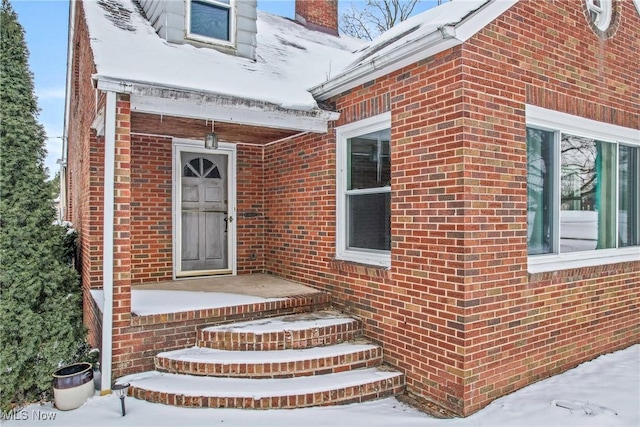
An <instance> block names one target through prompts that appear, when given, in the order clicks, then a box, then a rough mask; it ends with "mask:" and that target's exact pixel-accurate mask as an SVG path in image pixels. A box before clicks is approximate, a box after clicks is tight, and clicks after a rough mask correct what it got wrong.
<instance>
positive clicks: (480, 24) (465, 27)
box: [456, 0, 520, 42]
mask: <svg viewBox="0 0 640 427" xmlns="http://www.w3.org/2000/svg"><path fill="white" fill-rule="evenodd" d="M518 1H520V0H492V1H491V2H490V3H488V4H486V5H485V6H484V7H481V8H480V9H478V10H476V11H475V12H473V13H472V14H471V15H470V16H469V17H467V18H466V19H465V20H464V21H462V22H461V23H459V24H458V25H456V38H457V39H458V40H460V41H461V42H466V41H467V40H469V39H470V38H471V37H473V36H475V35H476V34H477V33H478V32H479V31H480V30H482V29H483V28H484V27H486V26H487V25H489V24H490V23H491V22H493V20H494V19H496V18H497V17H499V16H500V15H502V14H503V13H505V12H506V11H507V10H509V9H510V8H511V6H513V5H515V4H516V3H518Z"/></svg>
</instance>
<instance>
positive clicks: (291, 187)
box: [68, 0, 640, 415]
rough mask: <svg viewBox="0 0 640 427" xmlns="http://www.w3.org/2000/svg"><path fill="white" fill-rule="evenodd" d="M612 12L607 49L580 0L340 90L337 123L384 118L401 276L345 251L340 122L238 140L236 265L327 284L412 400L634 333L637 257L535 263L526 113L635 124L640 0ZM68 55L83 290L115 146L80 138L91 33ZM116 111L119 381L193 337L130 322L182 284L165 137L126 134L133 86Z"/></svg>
mask: <svg viewBox="0 0 640 427" xmlns="http://www.w3.org/2000/svg"><path fill="white" fill-rule="evenodd" d="M617 5H618V7H620V8H621V9H620V11H619V12H620V13H621V15H620V16H621V17H622V21H621V24H620V25H619V26H618V30H617V32H616V33H615V35H614V36H613V37H612V38H610V39H609V40H607V41H602V42H601V41H599V40H598V39H597V38H596V36H595V34H594V33H593V32H591V30H590V28H589V26H588V25H587V20H586V17H585V15H584V10H583V8H582V3H581V2H572V1H570V0H566V1H564V2H543V3H539V4H538V3H536V5H535V7H534V6H533V5H532V3H530V2H520V3H518V4H517V5H516V6H514V7H513V8H512V9H511V10H509V11H508V12H507V13H505V14H504V15H503V16H502V17H500V18H499V19H498V20H496V22H494V23H493V24H491V25H489V26H488V27H486V28H485V29H484V30H482V31H481V32H480V33H479V34H478V35H477V36H476V37H474V38H473V39H471V40H470V41H469V42H467V43H466V44H465V45H464V46H463V47H458V48H454V49H450V50H448V51H445V52H443V53H441V54H439V55H437V56H435V57H434V58H430V59H427V60H424V61H422V62H420V63H418V64H414V65H411V66H409V67H406V68H405V69H402V70H399V71H396V72H394V73H392V74H391V75H389V76H385V77H382V78H380V79H378V80H376V81H374V82H370V83H367V84H365V85H362V86H360V87H358V88H355V89H353V90H351V91H349V92H348V93H345V94H343V95H342V96H340V97H336V98H335V99H334V100H333V101H334V102H335V103H336V107H337V108H338V110H339V111H341V113H342V115H341V118H340V120H339V122H338V123H336V124H335V126H340V125H343V124H347V123H352V122H354V121H357V120H361V119H364V118H367V117H371V116H375V115H377V114H380V113H382V112H385V111H390V112H391V117H392V141H391V151H392V183H391V184H392V185H391V186H392V227H391V228H392V231H391V232H392V252H391V260H392V265H391V268H390V269H384V268H375V267H369V266H363V265H357V264H353V263H348V262H342V261H338V260H335V259H334V254H335V238H336V229H335V226H336V224H335V206H336V205H335V203H336V199H335V197H336V196H335V188H336V181H335V162H336V159H335V143H336V141H335V130H334V125H333V124H332V125H331V129H330V132H329V133H328V134H327V135H315V134H309V135H305V136H302V137H299V138H296V139H292V140H286V141H282V142H280V143H277V144H271V145H267V146H265V147H264V148H263V147H261V146H254V145H238V163H237V164H238V176H237V181H238V183H237V184H238V187H237V194H238V213H237V218H236V221H237V223H236V224H237V227H238V271H239V272H240V273H251V272H260V271H263V270H266V271H269V272H272V273H275V274H278V275H280V276H283V277H285V278H289V279H292V280H296V281H300V282H303V283H308V284H311V285H314V286H318V287H321V288H323V289H326V290H328V291H330V292H331V293H332V295H333V297H334V301H335V303H336V304H337V305H338V306H339V307H340V308H343V309H345V310H347V311H349V312H351V313H353V314H356V315H359V316H361V317H362V319H363V322H364V324H365V328H366V333H367V335H368V336H369V337H370V338H372V339H373V340H374V341H377V342H380V343H382V344H383V345H384V351H385V360H386V361H387V362H389V363H391V364H393V365H395V366H397V367H399V368H400V369H402V370H403V371H405V372H406V373H407V378H408V389H409V391H410V392H412V393H414V394H416V395H418V396H422V397H424V398H427V399H429V400H433V401H436V402H438V403H439V404H440V405H442V406H445V407H447V408H448V409H449V410H451V411H453V412H456V413H458V414H461V415H467V414H470V413H472V412H474V411H476V410H478V409H479V408H481V407H483V406H485V405H486V404H487V403H489V402H490V401H491V400H492V399H494V398H496V397H498V396H501V395H503V394H506V393H508V392H510V391H512V390H515V389H517V388H520V387H522V386H524V385H526V384H528V383H531V382H533V381H535V380H537V379H540V378H543V377H546V376H548V375H551V374H554V373H557V372H560V371H563V370H566V369H568V368H570V367H572V366H575V365H576V364H578V363H580V362H582V361H584V360H587V359H590V358H593V357H595V356H596V355H598V354H600V353H604V352H607V351H612V350H615V349H618V348H622V347H624V346H627V345H630V344H632V343H635V342H638V341H640V331H639V327H638V325H639V324H640V313H639V311H638V310H639V309H638V303H639V302H640V301H639V298H640V297H639V295H640V293H639V292H638V287H639V286H640V285H639V284H640V262H636V263H623V264H613V265H606V266H598V267H591V268H583V269H572V270H563V271H561V272H552V273H540V274H535V275H531V274H528V272H527V247H526V228H527V222H526V196H527V195H526V145H525V123H526V118H525V115H524V110H525V104H526V103H529V104H533V105H537V106H540V107H544V108H549V109H553V110H558V111H562V112H566V113H570V114H574V115H578V116H581V117H586V118H590V119H594V120H598V121H602V122H605V123H612V124H617V125H621V126H627V127H635V128H638V126H639V125H638V123H639V122H640V120H639V119H640V111H639V104H638V99H637V94H638V93H640V87H639V85H640V83H639V82H640V75H639V73H640V72H639V71H638V67H637V64H636V63H635V61H636V59H637V52H638V51H640V45H639V43H640V36H639V35H638V28H640V22H639V21H640V20H639V19H638V15H637V13H636V11H635V10H634V9H633V5H632V4H631V2H628V1H627V2H618V3H617ZM79 6H80V5H79ZM81 14H82V12H81V6H80V7H79V15H78V16H79V17H81ZM82 22H83V21H82V20H81V19H80V21H79V23H78V25H77V26H76V28H77V31H78V34H79V35H82V34H83V31H86V30H84V27H83V25H82ZM84 34H85V37H86V32H85V33H84ZM79 37H80V36H79ZM76 51H77V53H78V58H77V59H76V61H77V62H75V63H74V64H75V65H74V70H75V71H74V72H75V73H76V74H77V77H76V78H75V79H74V85H73V88H74V90H75V91H77V92H76V95H74V99H78V98H77V95H81V97H80V98H79V99H80V100H79V101H78V102H79V103H80V105H79V107H77V108H75V110H72V111H75V112H74V113H73V116H72V120H71V123H72V129H71V131H70V135H69V136H70V138H69V146H70V153H69V170H70V182H72V183H73V184H74V185H76V186H77V187H75V188H71V189H69V191H68V194H69V195H72V194H73V197H74V198H73V200H71V202H72V203H71V205H72V206H73V214H72V216H71V218H70V219H72V220H73V221H74V222H75V223H76V226H78V228H79V230H80V241H81V249H82V259H81V266H82V274H83V285H84V286H85V287H89V286H91V287H96V286H98V287H100V286H101V281H102V274H101V270H102V254H101V249H100V247H101V243H102V242H101V240H102V225H101V220H102V203H103V202H102V177H103V169H102V168H103V158H104V153H103V151H102V149H103V148H102V147H103V142H102V141H101V140H98V139H97V138H95V137H91V136H90V134H89V133H88V130H87V129H88V128H89V124H90V122H91V121H92V120H93V103H92V100H94V98H93V89H92V87H91V85H90V75H91V73H93V72H94V70H93V63H92V59H91V56H90V53H89V51H88V40H86V39H84V38H81V37H80V38H79V39H78V43H76ZM594 64H596V65H597V67H594ZM567 70H569V72H567ZM118 108H119V110H118V121H119V123H118V133H117V135H118V136H117V149H118V152H117V168H116V180H117V181H116V182H117V185H116V198H117V200H116V232H117V236H116V246H117V258H116V271H115V278H114V279H115V291H116V292H115V293H116V298H115V304H114V308H115V319H114V328H115V331H116V334H118V335H117V336H116V337H115V338H114V354H115V355H114V374H115V375H119V374H121V373H128V372H133V371H136V370H141V369H147V368H148V366H149V364H150V360H151V357H152V355H153V354H155V353H156V352H158V351H161V350H165V349H167V348H176V347H177V346H180V345H187V344H189V343H191V341H190V340H191V339H192V338H190V337H191V335H189V337H187V335H186V334H187V331H186V330H185V331H183V330H178V329H176V330H174V331H173V332H172V333H174V334H173V335H171V334H168V333H167V326H166V325H156V326H152V327H151V326H150V327H146V326H145V327H142V325H140V324H137V323H136V322H135V321H134V320H132V319H131V317H130V302H129V300H128V297H127V293H128V290H129V289H130V285H131V283H141V282H148V281H159V280H165V279H168V278H170V275H171V269H172V266H171V264H170V258H171V253H172V247H171V216H170V215H171V189H170V187H171V161H170V158H171V155H170V154H171V147H170V144H169V138H167V137H162V136H148V135H136V134H134V135H130V133H129V126H130V123H129V121H128V119H129V114H130V112H129V110H128V102H127V99H126V97H124V98H120V99H119V102H118ZM187 133H188V132H187ZM72 147H73V148H72ZM72 150H73V151H72ZM90 154H91V155H90ZM74 190H75V191H74ZM254 255H255V256H254ZM167 259H168V260H167ZM87 310H88V311H87V316H90V317H91V316H92V315H93V312H92V311H91V310H90V309H87ZM183 326H185V327H186V328H187V329H189V332H188V333H189V334H192V333H193V330H194V326H193V325H191V324H188V325H187V324H185V325H183ZM98 336H99V335H98Z"/></svg>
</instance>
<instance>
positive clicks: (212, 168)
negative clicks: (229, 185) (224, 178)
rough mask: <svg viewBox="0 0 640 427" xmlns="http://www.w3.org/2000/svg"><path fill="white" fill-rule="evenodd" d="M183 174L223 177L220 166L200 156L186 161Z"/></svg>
mask: <svg viewBox="0 0 640 427" xmlns="http://www.w3.org/2000/svg"><path fill="white" fill-rule="evenodd" d="M182 176H184V177H187V178H214V179H215V178H218V179H220V178H221V176H220V170H219V169H218V166H216V165H215V164H214V163H213V162H212V161H210V160H208V159H205V158H204V157H198V158H196V159H193V160H191V161H190V162H188V163H186V164H185V165H184V167H183V168H182Z"/></svg>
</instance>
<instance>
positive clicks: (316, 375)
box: [118, 310, 405, 409]
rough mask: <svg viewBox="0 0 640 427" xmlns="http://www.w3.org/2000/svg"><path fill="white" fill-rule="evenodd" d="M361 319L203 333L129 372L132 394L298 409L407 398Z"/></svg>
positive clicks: (302, 319)
mask: <svg viewBox="0 0 640 427" xmlns="http://www.w3.org/2000/svg"><path fill="white" fill-rule="evenodd" d="M361 336H362V324H361V322H360V321H359V320H356V319H353V318H350V317H348V316H344V315H343V314H341V313H339V312H336V311H331V310H324V311H316V312H311V313H298V314H292V315H286V316H280V317H274V318H264V319H257V320H252V321H243V322H237V323H231V324H227V325H219V326H213V327H206V328H202V329H201V330H200V331H199V332H198V338H197V343H198V346H196V347H191V348H186V349H182V350H174V351H169V352H162V353H159V354H158V355H157V356H156V357H155V367H156V370H155V371H148V372H143V373H140V374H134V375H129V376H127V377H123V378H121V379H120V380H118V383H123V382H129V383H130V384H131V388H130V393H131V395H132V396H134V397H136V398H139V399H144V400H147V401H150V402H156V403H164V404H168V405H176V406H189V407H191V406H194V407H216V408H247V409H270V408H297V407H306V406H320V405H334V404H346V403H355V402H363V401H366V400H371V399H377V398H381V397H387V396H391V395H395V394H399V393H402V392H403V391H404V387H405V379H404V375H403V374H401V373H400V372H396V371H393V370H390V369H388V368H387V367H385V366H384V365H383V360H382V349H381V348H380V347H379V346H376V345H373V344H370V343H367V342H365V341H364V340H362V339H361V338H360V337H361Z"/></svg>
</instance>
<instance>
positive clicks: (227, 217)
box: [224, 215, 233, 233]
mask: <svg viewBox="0 0 640 427" xmlns="http://www.w3.org/2000/svg"><path fill="white" fill-rule="evenodd" d="M230 222H233V217H232V216H231V215H225V216H224V232H225V233H226V232H227V229H228V228H229V223H230Z"/></svg>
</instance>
